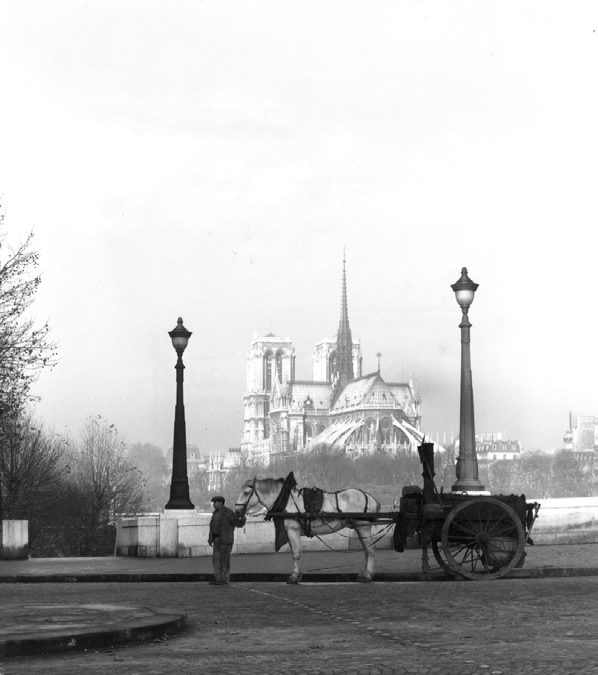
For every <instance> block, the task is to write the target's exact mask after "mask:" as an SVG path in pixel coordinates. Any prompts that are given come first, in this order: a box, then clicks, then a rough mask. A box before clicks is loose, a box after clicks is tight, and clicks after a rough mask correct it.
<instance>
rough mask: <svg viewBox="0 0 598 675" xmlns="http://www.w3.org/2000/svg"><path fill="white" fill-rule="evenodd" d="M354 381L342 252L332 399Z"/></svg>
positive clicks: (345, 274) (344, 264)
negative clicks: (339, 310)
mask: <svg viewBox="0 0 598 675" xmlns="http://www.w3.org/2000/svg"><path fill="white" fill-rule="evenodd" d="M353 379H354V372H353V338H352V337H351V326H349V309H348V306H347V269H346V260H345V254H344V252H343V282H342V291H341V318H340V321H339V325H338V331H337V334H336V358H335V363H334V377H333V381H334V397H335V398H336V396H337V395H338V393H339V392H340V391H341V390H342V389H344V387H345V386H346V385H347V383H348V382H351V380H353Z"/></svg>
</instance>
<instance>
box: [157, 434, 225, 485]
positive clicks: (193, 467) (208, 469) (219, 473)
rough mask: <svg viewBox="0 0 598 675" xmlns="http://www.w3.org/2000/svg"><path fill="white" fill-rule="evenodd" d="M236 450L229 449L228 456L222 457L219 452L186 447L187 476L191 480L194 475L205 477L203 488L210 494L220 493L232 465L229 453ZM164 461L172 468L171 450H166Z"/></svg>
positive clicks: (196, 446)
mask: <svg viewBox="0 0 598 675" xmlns="http://www.w3.org/2000/svg"><path fill="white" fill-rule="evenodd" d="M234 450H238V448H230V449H229V454H228V455H222V454H221V453H219V452H215V451H212V450H204V451H203V452H202V451H201V450H200V448H199V446H198V445H192V444H188V445H187V476H188V477H189V478H192V477H193V476H196V475H201V474H203V475H204V476H205V483H203V484H204V486H205V487H206V488H207V489H208V490H209V491H210V492H221V491H222V488H223V481H224V477H225V476H226V474H227V473H228V471H229V469H230V468H231V466H233V465H234V461H232V459H231V458H232V457H234V455H231V451H234ZM166 459H167V462H168V465H169V466H172V448H169V449H168V452H167V453H166Z"/></svg>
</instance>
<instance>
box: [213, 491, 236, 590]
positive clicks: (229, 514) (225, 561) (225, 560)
mask: <svg viewBox="0 0 598 675" xmlns="http://www.w3.org/2000/svg"><path fill="white" fill-rule="evenodd" d="M211 501H212V504H213V506H214V513H213V514H212V520H210V534H209V536H208V544H209V545H210V546H212V547H213V548H212V566H213V568H214V581H210V584H211V585H212V586H228V584H229V581H230V552H231V550H232V548H233V542H234V540H235V527H243V525H245V518H244V517H243V516H238V515H237V514H235V512H234V511H232V509H229V508H227V507H226V506H224V497H220V496H217V497H212V500H211Z"/></svg>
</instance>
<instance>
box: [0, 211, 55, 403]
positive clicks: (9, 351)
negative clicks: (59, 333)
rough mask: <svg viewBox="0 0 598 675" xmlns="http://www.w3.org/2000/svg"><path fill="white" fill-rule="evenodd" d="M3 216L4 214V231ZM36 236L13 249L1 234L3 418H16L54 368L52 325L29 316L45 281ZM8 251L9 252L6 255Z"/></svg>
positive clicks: (0, 389)
mask: <svg viewBox="0 0 598 675" xmlns="http://www.w3.org/2000/svg"><path fill="white" fill-rule="evenodd" d="M2 223H3V216H2V215H1V214H0V228H1V227H2ZM32 242H33V234H32V233H31V234H29V236H28V237H27V239H26V240H25V242H24V243H22V244H21V245H20V246H18V247H17V248H16V249H14V250H12V249H10V248H8V247H7V246H6V243H5V237H4V236H3V235H2V233H1V232H0V254H3V253H5V254H4V255H0V415H2V416H6V415H15V414H17V413H18V412H20V411H21V409H22V407H23V405H24V403H25V402H27V401H28V400H30V399H31V395H30V389H31V385H32V383H33V382H34V381H35V379H36V377H37V376H38V375H39V373H40V371H41V370H42V369H43V368H45V367H48V366H51V365H53V363H54V362H55V358H56V349H55V345H54V344H53V343H52V342H51V341H50V340H49V338H48V324H47V323H46V324H43V325H41V326H36V324H35V322H34V320H33V319H32V318H31V317H30V316H29V315H28V310H29V309H30V307H31V304H32V303H33V300H34V298H35V293H36V291H37V288H38V286H39V284H40V282H41V277H40V276H39V274H36V270H37V267H38V253H37V251H35V250H34V249H33V247H32ZM5 251H6V252H5Z"/></svg>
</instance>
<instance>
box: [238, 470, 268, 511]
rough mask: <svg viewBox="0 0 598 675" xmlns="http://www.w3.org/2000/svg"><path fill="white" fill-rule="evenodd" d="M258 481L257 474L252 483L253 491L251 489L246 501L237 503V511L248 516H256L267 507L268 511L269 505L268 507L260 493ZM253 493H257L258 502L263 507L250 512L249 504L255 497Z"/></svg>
mask: <svg viewBox="0 0 598 675" xmlns="http://www.w3.org/2000/svg"><path fill="white" fill-rule="evenodd" d="M256 483H257V476H255V477H254V479H253V482H252V484H251V491H250V493H249V495H248V497H247V499H246V500H245V502H244V503H241V502H236V503H235V511H237V512H239V513H241V514H242V515H248V516H255V515H258V514H261V513H263V509H266V511H268V509H269V507H268V505H267V504H264V501H263V500H262V499H261V498H260V495H259V493H258V491H257V487H256ZM253 495H255V496H256V497H257V502H258V504H259V505H260V507H261V508H259V509H255V510H254V511H251V512H250V513H247V505H248V504H249V502H250V501H251V498H252V497H253ZM238 507H240V508H238Z"/></svg>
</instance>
